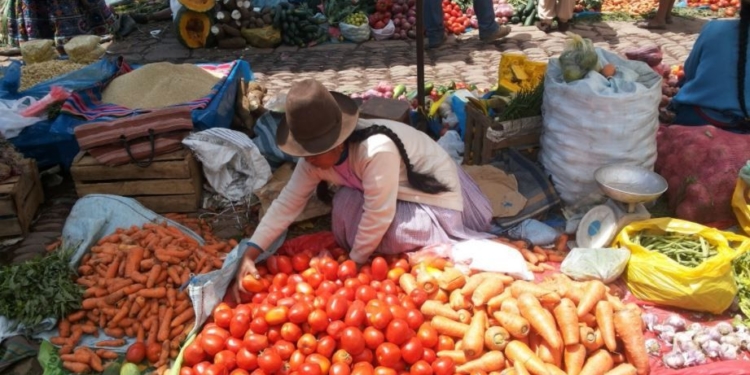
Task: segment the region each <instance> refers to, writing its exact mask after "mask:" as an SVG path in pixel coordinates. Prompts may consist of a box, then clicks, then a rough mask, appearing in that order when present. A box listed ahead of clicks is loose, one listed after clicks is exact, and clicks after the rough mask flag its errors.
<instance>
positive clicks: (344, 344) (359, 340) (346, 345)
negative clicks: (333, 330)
mask: <svg viewBox="0 0 750 375" xmlns="http://www.w3.org/2000/svg"><path fill="white" fill-rule="evenodd" d="M341 349H344V350H346V351H347V352H349V353H350V354H352V355H357V354H359V353H362V351H364V350H365V338H364V337H363V336H362V331H360V330H359V328H356V327H346V328H345V329H344V331H343V332H342V333H341Z"/></svg>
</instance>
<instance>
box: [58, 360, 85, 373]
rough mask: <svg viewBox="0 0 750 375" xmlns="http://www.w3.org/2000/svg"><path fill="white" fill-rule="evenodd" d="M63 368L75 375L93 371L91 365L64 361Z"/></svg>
mask: <svg viewBox="0 0 750 375" xmlns="http://www.w3.org/2000/svg"><path fill="white" fill-rule="evenodd" d="M62 366H63V368H64V369H66V370H68V371H70V372H72V373H74V374H84V373H87V372H89V371H91V367H89V365H87V364H85V363H80V362H67V361H63V363H62Z"/></svg>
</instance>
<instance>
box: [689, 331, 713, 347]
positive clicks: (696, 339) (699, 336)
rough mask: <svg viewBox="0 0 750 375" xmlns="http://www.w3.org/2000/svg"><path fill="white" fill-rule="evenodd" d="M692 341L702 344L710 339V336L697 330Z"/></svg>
mask: <svg viewBox="0 0 750 375" xmlns="http://www.w3.org/2000/svg"><path fill="white" fill-rule="evenodd" d="M693 341H694V342H695V343H696V344H698V345H703V344H704V343H706V342H707V341H711V336H709V335H708V334H707V333H704V332H699V333H698V334H697V335H695V337H694V338H693Z"/></svg>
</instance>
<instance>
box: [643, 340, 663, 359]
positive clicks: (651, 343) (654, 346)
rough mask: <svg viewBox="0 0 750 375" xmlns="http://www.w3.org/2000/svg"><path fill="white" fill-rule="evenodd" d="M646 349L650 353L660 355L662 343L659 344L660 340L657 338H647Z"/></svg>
mask: <svg viewBox="0 0 750 375" xmlns="http://www.w3.org/2000/svg"><path fill="white" fill-rule="evenodd" d="M646 351H647V352H648V354H649V355H659V353H661V345H659V340H657V339H648V340H646Z"/></svg>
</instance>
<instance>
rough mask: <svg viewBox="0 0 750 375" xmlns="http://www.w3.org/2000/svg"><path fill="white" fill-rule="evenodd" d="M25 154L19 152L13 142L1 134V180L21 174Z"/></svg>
mask: <svg viewBox="0 0 750 375" xmlns="http://www.w3.org/2000/svg"><path fill="white" fill-rule="evenodd" d="M22 160H23V155H21V154H20V153H18V151H17V150H16V148H15V147H14V146H13V144H12V143H10V142H8V141H7V140H5V138H3V137H2V136H0V182H2V181H3V180H5V179H8V178H11V177H13V176H17V175H19V174H21V161H22Z"/></svg>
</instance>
